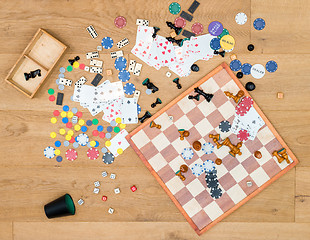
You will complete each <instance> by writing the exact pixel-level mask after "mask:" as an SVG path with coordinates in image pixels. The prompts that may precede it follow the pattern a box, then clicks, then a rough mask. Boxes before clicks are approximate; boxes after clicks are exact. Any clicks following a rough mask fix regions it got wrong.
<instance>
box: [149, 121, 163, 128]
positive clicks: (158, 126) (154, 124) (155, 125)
mask: <svg viewBox="0 0 310 240" xmlns="http://www.w3.org/2000/svg"><path fill="white" fill-rule="evenodd" d="M153 127H156V128H158V129H161V125H159V124H156V123H155V122H154V121H152V122H151V123H150V128H153Z"/></svg>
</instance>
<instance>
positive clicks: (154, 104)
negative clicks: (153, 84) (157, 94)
mask: <svg viewBox="0 0 310 240" xmlns="http://www.w3.org/2000/svg"><path fill="white" fill-rule="evenodd" d="M162 103H163V102H162V101H161V100H160V98H156V102H154V103H152V104H151V107H152V108H154V107H156V105H157V104H162Z"/></svg>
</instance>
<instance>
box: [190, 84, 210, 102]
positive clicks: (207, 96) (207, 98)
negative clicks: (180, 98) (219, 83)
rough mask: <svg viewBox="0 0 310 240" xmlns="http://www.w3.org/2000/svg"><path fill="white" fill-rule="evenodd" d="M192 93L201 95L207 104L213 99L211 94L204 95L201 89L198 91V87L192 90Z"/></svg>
mask: <svg viewBox="0 0 310 240" xmlns="http://www.w3.org/2000/svg"><path fill="white" fill-rule="evenodd" d="M194 91H195V92H196V93H198V94H199V95H202V96H203V97H204V98H205V99H206V100H207V102H210V101H211V99H212V98H213V94H210V93H205V92H204V91H203V90H202V89H199V88H198V87H196V88H194Z"/></svg>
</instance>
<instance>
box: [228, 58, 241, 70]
mask: <svg viewBox="0 0 310 240" xmlns="http://www.w3.org/2000/svg"><path fill="white" fill-rule="evenodd" d="M241 67H242V64H241V62H240V61H239V60H238V59H235V60H232V61H231V62H230V69H231V70H232V71H234V72H236V71H239V70H240V69H241Z"/></svg>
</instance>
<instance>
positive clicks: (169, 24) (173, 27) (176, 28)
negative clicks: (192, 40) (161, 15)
mask: <svg viewBox="0 0 310 240" xmlns="http://www.w3.org/2000/svg"><path fill="white" fill-rule="evenodd" d="M166 24H167V26H168V27H170V28H171V29H173V30H174V31H175V33H176V35H179V34H180V33H181V32H182V28H181V27H177V26H175V25H174V24H173V23H172V22H168V21H166Z"/></svg>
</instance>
